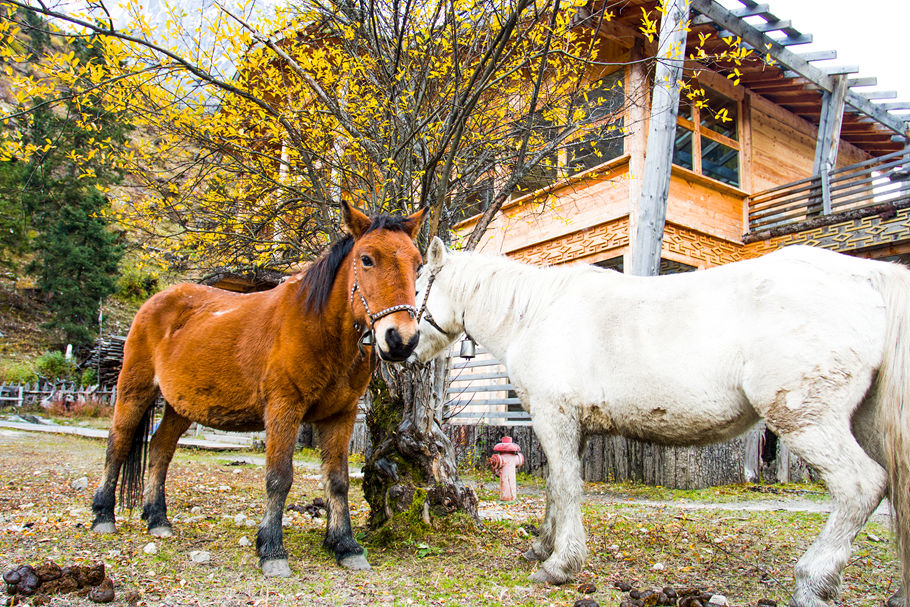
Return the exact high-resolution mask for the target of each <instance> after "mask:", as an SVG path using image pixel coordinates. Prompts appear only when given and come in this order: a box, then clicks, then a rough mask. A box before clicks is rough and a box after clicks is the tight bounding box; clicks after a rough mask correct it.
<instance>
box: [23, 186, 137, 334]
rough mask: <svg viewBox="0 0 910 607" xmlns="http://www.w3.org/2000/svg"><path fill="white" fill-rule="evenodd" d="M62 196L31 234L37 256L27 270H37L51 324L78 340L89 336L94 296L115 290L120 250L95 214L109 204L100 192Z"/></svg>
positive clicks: (95, 302)
mask: <svg viewBox="0 0 910 607" xmlns="http://www.w3.org/2000/svg"><path fill="white" fill-rule="evenodd" d="M62 195H63V197H62V200H61V201H60V207H59V209H57V210H56V213H55V217H53V218H51V217H48V220H49V223H48V225H45V226H44V227H43V229H42V231H41V233H40V234H39V235H38V236H37V238H36V241H35V248H36V250H37V251H38V258H37V260H36V261H35V262H34V263H33V264H32V266H30V269H31V270H32V271H35V272H40V274H39V280H38V285H39V287H40V288H41V290H42V291H43V292H45V293H47V294H48V295H49V296H50V299H49V307H50V309H51V311H52V312H53V313H54V319H53V320H52V321H51V323H50V326H51V327H53V328H57V329H61V330H62V331H63V333H64V335H65V336H66V338H67V340H68V341H70V342H72V343H76V344H83V343H87V342H89V341H90V340H91V339H92V335H93V330H92V329H93V328H94V324H95V322H94V321H95V318H97V316H98V302H99V300H100V299H103V298H104V297H106V296H108V295H110V294H111V293H113V292H114V290H115V288H116V276H117V263H118V262H119V260H120V256H121V249H120V247H119V246H118V245H117V243H116V236H115V235H114V234H113V233H112V232H111V231H110V230H109V229H108V226H107V223H106V222H105V221H104V220H103V219H102V218H101V215H100V213H101V212H102V211H103V210H104V208H105V207H107V204H108V203H107V200H105V198H104V196H102V195H101V194H100V193H93V192H84V191H80V190H78V189H69V190H66V191H64V192H63V193H62Z"/></svg>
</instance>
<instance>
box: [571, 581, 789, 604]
mask: <svg viewBox="0 0 910 607" xmlns="http://www.w3.org/2000/svg"><path fill="white" fill-rule="evenodd" d="M613 585H614V586H615V587H616V589H617V590H619V591H621V592H628V593H629V597H628V598H626V599H623V600H622V602H621V603H620V607H650V606H651V605H674V606H677V607H727V606H728V605H729V604H730V603H729V602H727V599H726V597H724V596H723V595H720V594H715V593H713V592H709V591H706V590H703V589H700V588H673V587H672V586H666V587H664V588H663V589H657V588H654V589H652V590H642V589H641V588H637V587H636V586H637V584H630V583H628V582H615V583H614V584H613ZM582 586H584V584H583V585H582ZM579 591H580V592H587V590H586V589H583V588H582V587H581V586H579ZM579 603H581V601H576V603H575V605H576V607H593V606H590V605H588V604H584V605H579ZM758 607H777V602H776V601H774V600H772V599H759V601H758Z"/></svg>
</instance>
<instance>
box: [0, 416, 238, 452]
mask: <svg viewBox="0 0 910 607" xmlns="http://www.w3.org/2000/svg"><path fill="white" fill-rule="evenodd" d="M0 429H8V430H18V431H20V432H44V433H49V434H69V435H73V436H81V437H84V438H95V439H103V440H107V430H101V429H98V428H82V427H80V426H63V425H60V424H43V423H42V424H35V423H32V422H28V421H7V420H2V421H0ZM177 444H178V445H180V446H181V447H192V448H194V449H205V450H208V451H239V450H243V449H249V448H250V445H249V443H243V444H241V443H237V442H228V441H213V440H206V439H200V438H191V437H183V438H181V439H180V440H179V441H177Z"/></svg>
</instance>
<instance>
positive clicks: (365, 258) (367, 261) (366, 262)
mask: <svg viewBox="0 0 910 607" xmlns="http://www.w3.org/2000/svg"><path fill="white" fill-rule="evenodd" d="M360 263H362V264H363V267H365V268H369V267H372V266H373V260H372V259H371V258H370V256H369V255H361V256H360Z"/></svg>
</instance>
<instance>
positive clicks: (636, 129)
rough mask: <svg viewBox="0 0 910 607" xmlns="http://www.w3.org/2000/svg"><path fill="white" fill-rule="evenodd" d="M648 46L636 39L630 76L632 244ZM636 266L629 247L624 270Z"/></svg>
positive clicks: (643, 144)
mask: <svg viewBox="0 0 910 607" xmlns="http://www.w3.org/2000/svg"><path fill="white" fill-rule="evenodd" d="M644 58H645V43H644V40H643V39H641V38H636V39H635V43H634V44H633V45H632V51H631V64H630V65H629V67H628V68H627V72H626V73H627V76H626V122H625V126H626V129H628V135H626V145H627V146H628V150H627V152H628V153H629V242H630V243H631V242H632V235H633V234H635V229H636V227H637V226H638V219H639V216H640V215H641V188H642V182H643V181H644V179H643V177H644V174H645V147H646V146H647V144H648V131H647V129H648V97H649V95H648V93H649V89H650V83H649V81H648V70H647V67H646V66H645V62H644ZM631 265H632V249H631V247H629V248H627V249H626V251H625V254H624V255H623V268H624V270H623V271H625V272H628V270H625V268H628V267H630V266H631Z"/></svg>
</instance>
